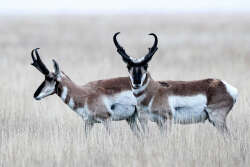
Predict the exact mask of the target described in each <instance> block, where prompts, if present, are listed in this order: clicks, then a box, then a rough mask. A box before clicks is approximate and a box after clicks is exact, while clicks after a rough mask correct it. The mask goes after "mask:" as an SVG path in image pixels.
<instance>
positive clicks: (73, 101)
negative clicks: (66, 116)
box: [56, 76, 84, 110]
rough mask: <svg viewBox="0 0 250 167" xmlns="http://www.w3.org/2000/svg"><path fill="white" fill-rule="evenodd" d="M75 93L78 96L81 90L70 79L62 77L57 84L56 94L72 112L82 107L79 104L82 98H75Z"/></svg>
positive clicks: (81, 104)
mask: <svg viewBox="0 0 250 167" xmlns="http://www.w3.org/2000/svg"><path fill="white" fill-rule="evenodd" d="M75 92H77V94H78V93H80V92H81V89H80V88H79V87H78V86H77V85H76V84H75V83H74V82H73V81H72V80H71V79H70V78H68V77H67V76H63V77H62V79H61V81H60V82H58V85H57V90H56V94H57V95H58V96H59V97H60V98H61V99H62V100H63V102H64V103H65V104H67V105H68V106H69V107H70V108H71V109H73V110H75V109H76V108H78V107H83V105H84V104H83V103H81V102H82V101H84V99H83V97H84V96H82V97H81V99H79V98H76V97H77V94H76V93H75ZM79 100H80V101H81V102H79Z"/></svg>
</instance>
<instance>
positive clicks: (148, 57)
mask: <svg viewBox="0 0 250 167" xmlns="http://www.w3.org/2000/svg"><path fill="white" fill-rule="evenodd" d="M148 35H152V36H153V37H154V39H155V41H154V44H153V46H152V47H151V48H149V49H148V54H147V55H146V56H145V57H144V58H143V60H142V61H141V62H140V64H147V63H148V62H149V61H150V60H151V59H152V57H153V55H154V54H155V52H156V51H157V49H158V47H157V45H158V38H157V36H156V35H155V34H154V33H150V34H148Z"/></svg>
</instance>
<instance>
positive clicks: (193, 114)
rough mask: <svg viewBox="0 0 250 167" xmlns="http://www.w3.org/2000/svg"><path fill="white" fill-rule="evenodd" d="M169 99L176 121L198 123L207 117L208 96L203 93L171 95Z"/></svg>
mask: <svg viewBox="0 0 250 167" xmlns="http://www.w3.org/2000/svg"><path fill="white" fill-rule="evenodd" d="M168 101H169V105H170V108H171V112H172V115H173V119H174V122H175V123H181V124H189V123H198V122H204V121H205V120H206V119H207V114H206V112H205V111H204V110H205V108H206V103H207V98H206V96H204V95H202V94H199V95H195V96H170V97H169V98H168Z"/></svg>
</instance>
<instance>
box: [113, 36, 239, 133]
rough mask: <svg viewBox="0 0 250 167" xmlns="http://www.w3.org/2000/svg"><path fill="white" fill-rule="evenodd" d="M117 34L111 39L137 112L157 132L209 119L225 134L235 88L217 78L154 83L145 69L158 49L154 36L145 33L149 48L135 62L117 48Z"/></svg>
mask: <svg viewBox="0 0 250 167" xmlns="http://www.w3.org/2000/svg"><path fill="white" fill-rule="evenodd" d="M118 34H119V33H116V34H115V35H114V36H113V41H114V44H115V46H116V48H117V51H118V53H119V54H120V55H121V56H122V59H123V61H124V62H125V63H126V64H127V68H128V72H129V76H130V83H131V86H132V91H133V94H134V96H135V97H136V99H137V107H138V111H144V112H146V113H148V115H149V118H150V120H151V121H154V122H156V123H157V124H158V126H159V127H160V129H164V128H163V127H164V126H166V125H167V123H170V124H171V123H172V122H175V123H181V124H188V123H198V122H204V121H205V120H209V122H210V123H212V124H213V125H214V126H215V127H216V128H217V129H218V130H219V131H220V132H225V133H228V128H227V125H226V117H227V115H228V113H229V111H230V110H231V109H232V107H233V105H234V103H235V102H236V98H237V96H238V91H237V89H236V88H234V87H233V86H231V85H229V84H228V83H226V82H225V81H222V80H219V79H204V80H198V81H189V82H188V81H167V82H155V81H154V80H153V78H152V77H151V76H150V74H149V72H148V71H147V68H148V63H149V61H150V60H151V59H152V57H153V55H154V53H155V52H156V51H157V49H158V48H157V43H158V39H157V36H156V35H155V34H153V33H151V34H149V35H152V36H153V37H154V39H155V42H154V44H153V46H152V48H149V52H148V54H147V55H146V56H145V57H143V58H140V59H136V58H132V57H130V56H128V55H127V53H126V52H125V50H124V49H123V48H122V47H121V46H120V45H119V43H118V42H117V39H116V38H117V35H118ZM139 115H140V114H139Z"/></svg>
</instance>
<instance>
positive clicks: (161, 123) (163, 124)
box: [156, 118, 168, 136]
mask: <svg viewBox="0 0 250 167" xmlns="http://www.w3.org/2000/svg"><path fill="white" fill-rule="evenodd" d="M156 124H157V125H158V128H159V130H160V132H161V134H162V135H164V136H165V135H167V124H168V121H167V120H165V119H163V118H162V119H159V120H158V121H157V122H156Z"/></svg>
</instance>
